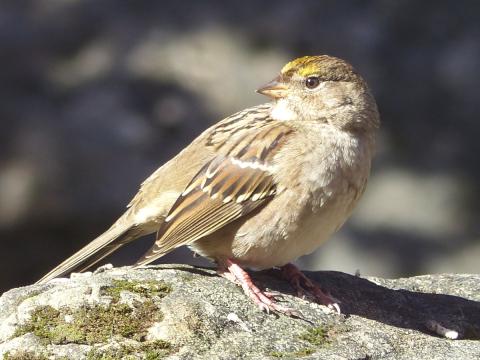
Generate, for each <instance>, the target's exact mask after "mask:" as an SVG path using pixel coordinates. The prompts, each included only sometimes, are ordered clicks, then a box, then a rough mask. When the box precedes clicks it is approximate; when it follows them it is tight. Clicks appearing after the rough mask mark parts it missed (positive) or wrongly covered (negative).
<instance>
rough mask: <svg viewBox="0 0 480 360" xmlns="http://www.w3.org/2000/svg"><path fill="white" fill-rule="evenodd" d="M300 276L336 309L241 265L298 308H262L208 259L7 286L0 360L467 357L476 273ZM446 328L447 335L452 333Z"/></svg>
mask: <svg viewBox="0 0 480 360" xmlns="http://www.w3.org/2000/svg"><path fill="white" fill-rule="evenodd" d="M308 275H309V276H310V277H311V278H313V279H315V280H316V281H318V282H319V283H321V284H322V286H323V287H325V288H326V289H329V291H330V292H331V293H332V295H333V296H334V297H335V298H337V299H338V300H339V301H340V302H341V308H342V311H343V315H338V314H335V313H332V312H330V311H329V310H328V309H327V308H326V307H324V306H321V305H318V304H315V303H312V302H310V301H309V300H308V299H307V300H305V299H300V298H297V297H295V296H293V294H292V291H291V289H290V288H289V286H288V284H286V283H285V282H284V281H283V280H281V279H280V278H279V277H278V274H277V271H276V270H271V271H265V272H258V273H255V274H254V275H253V277H254V279H255V280H256V281H257V282H258V284H259V285H260V286H262V287H264V288H268V289H270V290H272V291H276V292H279V293H280V295H281V299H279V301H281V302H282V303H284V304H285V305H286V306H289V307H293V308H295V309H297V310H298V311H300V312H301V314H302V317H301V318H289V317H287V316H284V315H278V314H266V313H262V312H261V311H260V310H259V309H257V308H256V307H255V306H254V304H253V303H252V302H251V301H250V300H249V299H247V298H246V296H245V295H244V294H243V293H242V291H241V289H240V288H239V287H237V286H235V285H234V284H232V283H230V282H228V281H227V280H225V279H223V278H220V277H218V276H216V274H215V271H214V270H212V269H209V268H195V267H190V266H185V265H162V266H152V267H146V268H142V269H135V270H133V269H132V268H129V267H124V268H113V269H109V268H103V269H102V272H97V273H93V274H92V273H86V274H82V275H78V274H77V275H76V276H74V277H73V278H72V279H56V280H53V281H51V282H49V283H48V284H42V285H31V286H26V287H23V288H17V289H12V290H10V291H8V292H6V293H5V294H3V295H2V297H1V298H0V355H2V356H3V358H4V359H65V358H67V359H122V358H125V359H160V358H168V359H240V358H241V359H278V358H281V359H294V358H303V359H465V360H467V359H479V358H480V342H479V341H478V340H479V339H480V275H454V274H452V275H426V276H419V277H412V278H405V279H397V280H387V279H379V278H367V279H365V278H361V277H358V276H352V275H348V274H345V273H339V272H311V273H308ZM454 338H457V339H458V340H453V339H454Z"/></svg>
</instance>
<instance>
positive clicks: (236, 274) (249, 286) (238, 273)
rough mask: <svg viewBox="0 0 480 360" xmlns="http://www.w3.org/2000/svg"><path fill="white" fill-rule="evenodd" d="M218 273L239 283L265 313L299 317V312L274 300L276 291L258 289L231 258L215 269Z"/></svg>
mask: <svg viewBox="0 0 480 360" xmlns="http://www.w3.org/2000/svg"><path fill="white" fill-rule="evenodd" d="M217 272H218V274H219V275H220V276H222V277H224V278H226V279H228V280H230V281H231V282H233V283H235V284H237V285H240V286H241V287H242V289H243V291H244V292H245V294H246V295H247V296H248V297H249V298H250V299H252V300H253V302H254V303H255V304H256V305H257V306H258V307H259V308H260V309H261V310H262V311H265V312H267V313H270V312H278V313H282V314H285V315H288V316H293V317H300V314H299V313H298V312H297V311H296V310H295V309H292V308H288V307H285V306H281V305H279V304H277V303H276V302H275V297H276V296H277V295H278V294H276V293H269V292H264V291H262V290H260V289H259V288H258V287H257V286H256V285H255V284H254V283H253V281H252V279H251V277H250V275H248V273H247V272H246V271H245V270H243V269H242V268H241V267H240V265H238V264H237V263H235V262H234V261H233V260H230V259H227V260H226V261H225V262H224V264H222V266H220V267H219V268H218V270H217Z"/></svg>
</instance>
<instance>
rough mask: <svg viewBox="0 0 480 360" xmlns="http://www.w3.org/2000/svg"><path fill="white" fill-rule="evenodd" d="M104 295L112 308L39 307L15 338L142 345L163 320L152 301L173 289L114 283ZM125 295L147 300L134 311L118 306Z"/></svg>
mask: <svg viewBox="0 0 480 360" xmlns="http://www.w3.org/2000/svg"><path fill="white" fill-rule="evenodd" d="M103 291H104V294H105V295H109V296H111V297H112V303H111V304H110V305H109V306H101V305H95V306H84V307H81V308H79V309H76V310H70V309H60V310H57V309H55V308H53V307H51V306H42V307H38V308H37V309H35V310H34V311H33V312H32V314H31V317H30V319H29V320H28V321H27V322H26V323H25V324H23V325H21V326H20V327H19V328H18V329H17V331H16V332H15V336H21V335H23V334H26V333H33V334H35V335H36V336H38V337H39V338H41V339H44V341H45V342H46V343H49V344H68V343H75V344H98V343H103V342H106V341H108V340H109V339H110V338H112V337H114V336H120V337H123V338H128V339H133V340H136V341H142V340H143V339H144V337H145V335H146V332H147V329H148V327H149V326H150V325H151V324H153V323H154V322H156V321H160V320H162V317H163V315H162V313H161V312H160V310H159V309H158V307H157V306H156V305H155V303H154V302H153V300H152V297H160V298H161V297H164V296H166V295H167V294H168V293H169V292H170V291H171V287H170V286H169V285H168V284H166V283H165V282H161V281H147V282H133V281H127V280H115V281H114V282H113V284H112V285H111V286H108V287H106V288H105V289H103ZM122 291H129V292H133V293H136V294H139V295H141V296H142V297H143V298H145V300H144V301H143V302H140V301H138V302H136V303H135V304H134V305H133V307H131V306H129V305H127V304H122V303H120V302H119V301H120V293H121V292H122Z"/></svg>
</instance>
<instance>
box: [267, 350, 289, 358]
mask: <svg viewBox="0 0 480 360" xmlns="http://www.w3.org/2000/svg"><path fill="white" fill-rule="evenodd" d="M268 355H269V356H271V357H273V358H276V359H280V358H282V357H285V356H288V353H285V352H281V351H272V352H270V353H269V354H268Z"/></svg>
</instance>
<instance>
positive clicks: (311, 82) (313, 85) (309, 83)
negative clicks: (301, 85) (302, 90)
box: [305, 76, 320, 89]
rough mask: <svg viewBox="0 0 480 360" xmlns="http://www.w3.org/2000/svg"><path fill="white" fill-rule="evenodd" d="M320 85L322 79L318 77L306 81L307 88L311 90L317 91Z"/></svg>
mask: <svg viewBox="0 0 480 360" xmlns="http://www.w3.org/2000/svg"><path fill="white" fill-rule="evenodd" d="M318 85H320V79H319V78H318V77H316V76H310V77H308V78H307V79H306V80H305V86H306V87H307V88H309V89H315V88H316V87H317V86H318Z"/></svg>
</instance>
